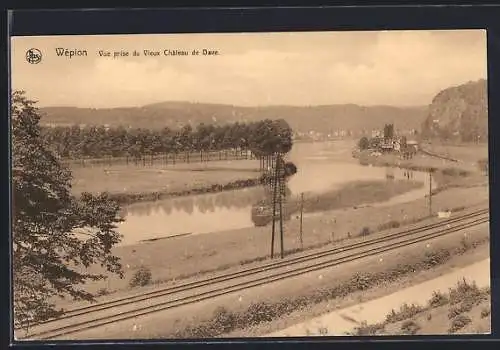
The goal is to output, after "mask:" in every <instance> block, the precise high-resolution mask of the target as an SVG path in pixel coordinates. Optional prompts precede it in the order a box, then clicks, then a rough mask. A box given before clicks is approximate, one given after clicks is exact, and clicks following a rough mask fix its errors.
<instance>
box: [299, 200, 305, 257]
mask: <svg viewBox="0 0 500 350" xmlns="http://www.w3.org/2000/svg"><path fill="white" fill-rule="evenodd" d="M303 213H304V192H302V193H301V194H300V231H299V234H300V236H299V238H300V248H301V249H304V242H303V241H302V223H303V221H302V218H303Z"/></svg>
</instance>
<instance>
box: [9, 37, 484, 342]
mask: <svg viewBox="0 0 500 350" xmlns="http://www.w3.org/2000/svg"><path fill="white" fill-rule="evenodd" d="M10 50H11V53H10V65H11V67H10V68H11V71H10V72H11V73H10V74H11V76H10V79H11V108H10V110H11V119H10V123H11V162H12V163H11V172H12V180H11V181H12V182H11V186H12V210H11V215H12V232H11V239H12V284H13V286H12V293H13V297H12V300H13V305H12V310H13V319H14V322H13V325H12V326H13V327H14V336H15V339H16V340H17V341H31V340H44V341H47V340H50V341H51V342H52V341H60V340H84V341H85V340H117V339H120V340H122V339H123V340H133V339H154V340H162V339H163V340H165V339H169V340H170V339H212V338H217V339H224V338H261V337H262V338H267V337H273V338H275V337H307V336H310V337H318V336H374V337H376V336H402V335H406V336H412V335H450V334H453V335H460V334H462V335H464V334H490V333H491V293H490V279H491V277H490V242H489V240H490V233H489V231H490V230H489V176H488V172H489V169H488V166H489V162H488V91H487V54H486V51H487V50H486V31H485V30H409V31H395V30H391V31H325V32H265V33H264V32H260V33H224V34H222V33H211V34H207V33H205V34H147V35H145V34H140V35H139V34H134V35H67V36H16V37H12V38H11V41H10Z"/></svg>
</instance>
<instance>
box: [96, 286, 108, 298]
mask: <svg viewBox="0 0 500 350" xmlns="http://www.w3.org/2000/svg"><path fill="white" fill-rule="evenodd" d="M108 294H109V291H108V290H107V289H106V288H101V289H99V290H98V291H97V296H99V297H100V296H103V295H108Z"/></svg>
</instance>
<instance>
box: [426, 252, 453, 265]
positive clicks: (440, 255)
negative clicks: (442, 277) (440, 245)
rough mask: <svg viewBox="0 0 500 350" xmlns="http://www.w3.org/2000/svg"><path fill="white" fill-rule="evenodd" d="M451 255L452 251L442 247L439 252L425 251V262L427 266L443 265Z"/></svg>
mask: <svg viewBox="0 0 500 350" xmlns="http://www.w3.org/2000/svg"><path fill="white" fill-rule="evenodd" d="M450 257H451V253H450V252H449V251H448V250H446V249H440V250H438V251H437V252H425V258H424V261H423V263H424V264H425V265H427V266H436V265H441V264H443V263H444V262H446V261H447V260H448V259H449V258H450Z"/></svg>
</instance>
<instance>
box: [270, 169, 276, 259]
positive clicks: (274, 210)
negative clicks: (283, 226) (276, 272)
mask: <svg viewBox="0 0 500 350" xmlns="http://www.w3.org/2000/svg"><path fill="white" fill-rule="evenodd" d="M271 181H272V190H273V216H272V221H273V222H272V225H273V226H272V230H271V259H272V258H273V257H274V235H275V232H276V194H277V189H278V172H277V168H276V167H275V171H274V177H273V178H272V180H271Z"/></svg>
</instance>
